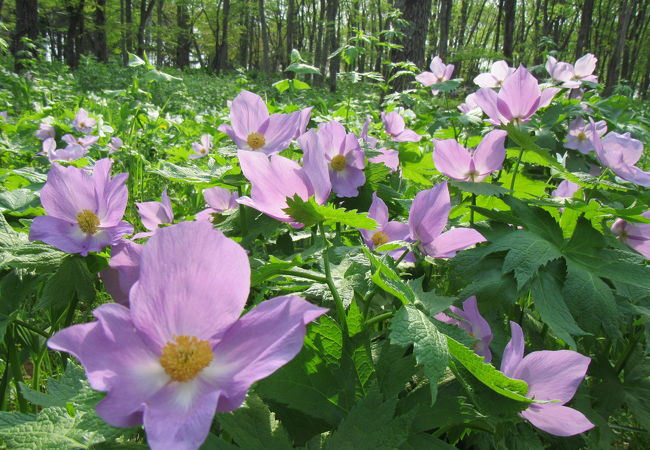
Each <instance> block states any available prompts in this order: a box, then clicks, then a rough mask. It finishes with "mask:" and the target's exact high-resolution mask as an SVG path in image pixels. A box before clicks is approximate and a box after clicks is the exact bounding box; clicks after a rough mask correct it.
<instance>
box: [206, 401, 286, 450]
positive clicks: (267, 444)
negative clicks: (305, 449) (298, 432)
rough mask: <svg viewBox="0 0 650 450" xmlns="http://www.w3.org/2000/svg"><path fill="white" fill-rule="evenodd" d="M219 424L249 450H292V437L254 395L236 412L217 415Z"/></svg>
mask: <svg viewBox="0 0 650 450" xmlns="http://www.w3.org/2000/svg"><path fill="white" fill-rule="evenodd" d="M216 418H217V422H219V424H220V425H221V426H222V428H223V429H224V430H225V431H226V432H227V433H228V434H229V435H230V436H231V437H232V438H233V439H234V441H235V442H236V443H237V445H238V446H239V447H240V448H245V449H250V450H285V449H292V448H294V447H293V444H292V442H291V440H290V439H289V435H288V434H287V432H286V431H285V430H284V428H283V427H282V425H281V424H280V422H279V421H278V420H277V419H276V417H275V414H274V413H272V412H271V411H270V410H269V408H268V406H266V405H265V404H264V402H263V401H262V399H261V398H259V396H257V395H255V394H249V395H248V397H247V398H246V402H245V403H244V405H242V406H241V407H240V408H238V409H236V410H235V411H233V412H230V413H226V414H219V415H217V417H216Z"/></svg>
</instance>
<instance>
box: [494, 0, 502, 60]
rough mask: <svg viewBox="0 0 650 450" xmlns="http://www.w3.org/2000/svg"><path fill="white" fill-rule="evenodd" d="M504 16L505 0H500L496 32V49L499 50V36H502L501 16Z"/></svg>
mask: <svg viewBox="0 0 650 450" xmlns="http://www.w3.org/2000/svg"><path fill="white" fill-rule="evenodd" d="M502 17H503V0H499V12H498V13H497V32H496V33H494V51H495V52H496V51H498V50H499V37H500V36H501V18H502Z"/></svg>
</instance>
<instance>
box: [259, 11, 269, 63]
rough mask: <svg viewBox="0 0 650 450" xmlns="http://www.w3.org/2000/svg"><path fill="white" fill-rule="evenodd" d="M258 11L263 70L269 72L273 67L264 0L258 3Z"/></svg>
mask: <svg viewBox="0 0 650 450" xmlns="http://www.w3.org/2000/svg"><path fill="white" fill-rule="evenodd" d="M258 11H259V16H260V17H259V19H260V25H261V26H262V30H261V31H262V36H261V38H262V49H263V50H262V70H263V71H264V72H269V71H270V70H271V67H270V65H269V30H268V29H267V27H266V15H265V11H264V0H259V1H258Z"/></svg>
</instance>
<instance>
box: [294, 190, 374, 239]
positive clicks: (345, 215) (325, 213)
mask: <svg viewBox="0 0 650 450" xmlns="http://www.w3.org/2000/svg"><path fill="white" fill-rule="evenodd" d="M283 211H284V212H286V213H287V214H288V215H289V216H290V217H291V218H292V219H294V220H295V221H296V222H299V223H302V224H304V225H305V226H307V227H310V226H312V225H316V224H318V223H320V222H324V223H325V224H328V225H332V224H336V223H340V224H341V225H347V226H349V227H353V228H363V229H366V230H374V229H375V228H377V221H375V220H374V219H371V218H370V217H368V213H358V212H357V211H356V210H352V211H347V210H345V209H343V208H337V207H335V206H334V205H331V204H327V205H319V204H318V203H316V201H315V200H314V198H313V197H310V198H309V200H307V201H305V200H303V199H302V198H300V197H299V196H298V194H296V195H295V196H294V197H293V198H289V197H287V207H286V208H285V209H283Z"/></svg>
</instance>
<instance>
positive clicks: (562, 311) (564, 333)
mask: <svg viewBox="0 0 650 450" xmlns="http://www.w3.org/2000/svg"><path fill="white" fill-rule="evenodd" d="M531 293H532V294H533V301H534V302H535V309H536V310H537V312H539V315H540V316H541V318H542V321H543V322H544V323H546V324H547V325H548V327H549V328H550V329H551V331H553V333H555V335H556V336H557V337H559V338H560V339H562V340H563V341H564V342H566V343H567V344H569V346H570V347H571V348H573V349H575V348H576V343H575V341H574V340H573V338H572V337H571V335H574V336H580V335H585V334H589V333H585V332H584V331H582V330H581V329H580V327H579V326H578V324H577V323H576V322H575V320H574V319H573V316H572V315H571V312H570V311H569V308H568V307H567V305H566V303H565V302H564V297H563V296H562V286H561V283H560V281H559V280H558V279H557V278H556V276H555V275H554V274H553V273H551V271H550V270H542V271H540V272H539V274H538V275H537V277H536V278H535V279H534V280H533V283H532V285H531Z"/></svg>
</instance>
